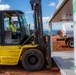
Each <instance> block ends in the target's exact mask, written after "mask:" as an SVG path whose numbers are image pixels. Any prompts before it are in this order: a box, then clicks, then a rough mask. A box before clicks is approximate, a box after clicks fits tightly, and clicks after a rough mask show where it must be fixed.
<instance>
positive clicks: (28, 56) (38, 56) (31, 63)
mask: <svg viewBox="0 0 76 75" xmlns="http://www.w3.org/2000/svg"><path fill="white" fill-rule="evenodd" d="M22 65H23V67H24V68H25V69H26V70H28V71H38V70H40V69H41V68H42V67H43V65H44V56H43V54H42V52H41V51H39V50H37V49H29V50H27V51H26V52H25V53H24V54H23V56H22Z"/></svg>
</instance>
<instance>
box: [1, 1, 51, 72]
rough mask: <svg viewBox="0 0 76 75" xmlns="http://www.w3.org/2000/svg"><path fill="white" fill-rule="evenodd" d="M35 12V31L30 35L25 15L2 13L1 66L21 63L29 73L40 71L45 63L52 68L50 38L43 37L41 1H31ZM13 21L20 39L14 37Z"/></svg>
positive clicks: (20, 13) (3, 11) (15, 11)
mask: <svg viewBox="0 0 76 75" xmlns="http://www.w3.org/2000/svg"><path fill="white" fill-rule="evenodd" d="M30 3H31V7H32V9H33V10H34V28H35V31H34V33H33V34H32V35H30V32H29V29H28V24H27V21H26V19H25V16H24V13H23V12H22V11H19V10H2V11H0V65H17V64H18V62H19V61H21V63H22V65H23V67H24V68H25V69H26V70H28V71H38V70H40V69H41V68H42V67H43V66H44V64H45V62H47V63H48V67H49V68H51V51H50V49H51V48H50V36H48V39H47V40H48V41H46V36H44V35H43V24H42V11H41V0H30ZM11 20H13V21H14V25H15V26H16V28H17V31H16V32H17V33H19V35H20V37H19V36H17V37H14V38H13V34H15V33H13V32H12V30H11V29H10V27H9V25H10V22H11Z"/></svg>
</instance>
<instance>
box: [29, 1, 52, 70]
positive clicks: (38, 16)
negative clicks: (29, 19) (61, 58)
mask: <svg viewBox="0 0 76 75" xmlns="http://www.w3.org/2000/svg"><path fill="white" fill-rule="evenodd" d="M30 4H31V7H32V10H34V28H35V30H36V29H38V33H36V34H35V43H36V44H39V46H40V49H41V51H42V53H43V54H44V57H47V63H48V68H51V67H52V61H51V45H50V36H49V35H48V36H47V39H46V36H44V35H43V22H42V8H41V0H30ZM46 40H48V41H46Z"/></svg>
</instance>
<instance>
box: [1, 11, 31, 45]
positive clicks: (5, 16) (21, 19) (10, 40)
mask: <svg viewBox="0 0 76 75" xmlns="http://www.w3.org/2000/svg"><path fill="white" fill-rule="evenodd" d="M11 20H13V21H14V26H15V27H16V28H17V30H16V32H14V33H13V31H12V29H11V28H10V24H11ZM16 33H17V34H18V35H16V37H15V36H13V34H14V35H15V34H16ZM24 36H26V38H25V40H26V39H27V38H28V37H29V36H30V33H29V30H28V24H27V22H26V19H25V16H24V13H23V12H22V11H18V10H8V11H0V43H1V45H7V44H9V45H10V44H12V45H13V44H21V43H20V41H21V40H20V39H22V38H23V37H24Z"/></svg>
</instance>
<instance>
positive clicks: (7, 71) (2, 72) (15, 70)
mask: <svg viewBox="0 0 76 75" xmlns="http://www.w3.org/2000/svg"><path fill="white" fill-rule="evenodd" d="M0 75H60V73H59V69H57V68H54V69H52V70H51V69H47V68H43V69H42V70H41V71H37V72H28V71H26V70H25V69H24V68H23V67H22V65H21V63H19V64H18V65H17V66H0Z"/></svg>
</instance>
